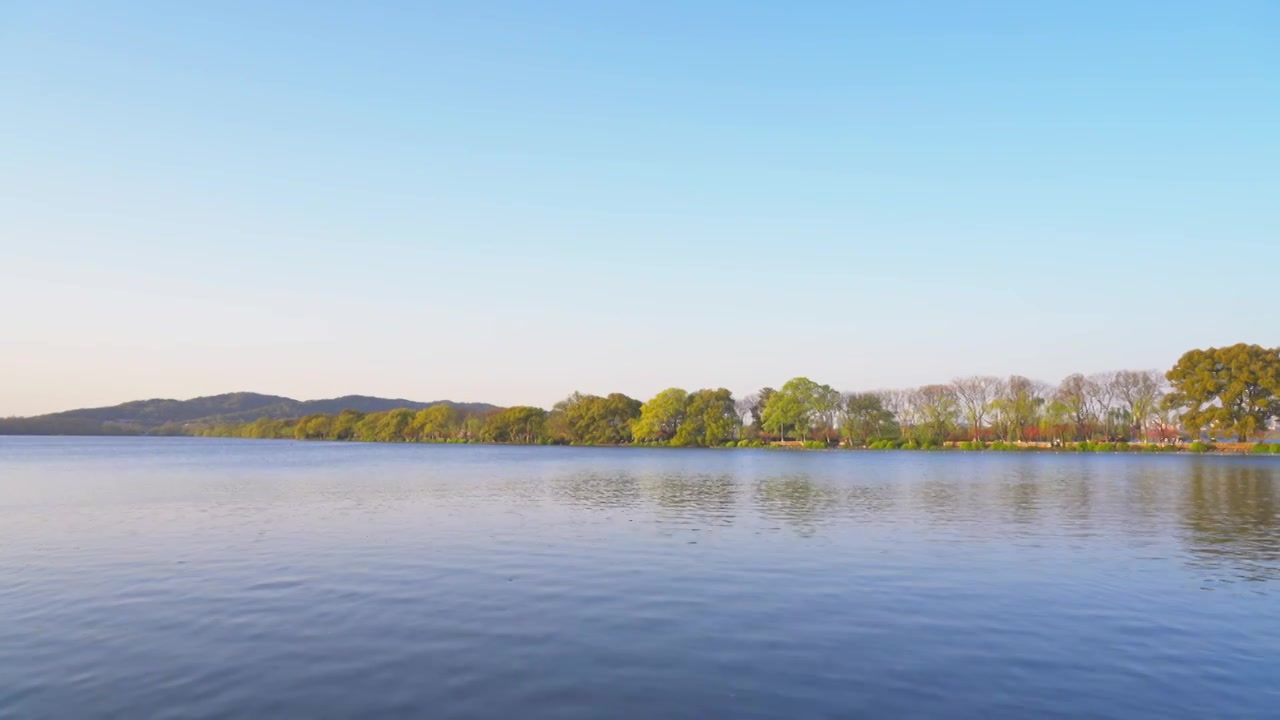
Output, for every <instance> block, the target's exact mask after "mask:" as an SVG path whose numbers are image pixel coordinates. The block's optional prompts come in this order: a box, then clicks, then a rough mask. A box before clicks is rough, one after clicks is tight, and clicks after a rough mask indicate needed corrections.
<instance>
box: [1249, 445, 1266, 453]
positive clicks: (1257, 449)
mask: <svg viewBox="0 0 1280 720" xmlns="http://www.w3.org/2000/svg"><path fill="white" fill-rule="evenodd" d="M1249 452H1251V453H1258V454H1259V455H1266V454H1268V453H1270V452H1271V448H1270V447H1269V446H1268V445H1267V444H1266V443H1257V444H1256V445H1254V446H1253V447H1251V448H1249Z"/></svg>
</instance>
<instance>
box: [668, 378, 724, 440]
mask: <svg viewBox="0 0 1280 720" xmlns="http://www.w3.org/2000/svg"><path fill="white" fill-rule="evenodd" d="M740 424H741V419H740V418H739V417H738V411H737V407H736V406H735V404H734V402H733V394H732V393H730V392H729V391H728V390H726V389H724V388H718V389H716V390H710V389H703V390H699V391H697V392H695V393H692V394H690V395H688V396H687V402H686V405H685V409H684V421H683V422H682V423H681V424H680V427H679V429H678V430H677V431H676V434H675V436H674V437H673V438H672V440H671V443H672V444H673V445H702V446H705V447H715V446H717V445H721V444H723V443H724V442H725V441H726V440H731V439H733V436H734V435H735V434H736V433H737V430H738V426H739V425H740Z"/></svg>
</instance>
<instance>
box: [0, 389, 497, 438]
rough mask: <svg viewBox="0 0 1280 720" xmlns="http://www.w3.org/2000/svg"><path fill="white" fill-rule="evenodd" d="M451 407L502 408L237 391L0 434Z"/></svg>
mask: <svg viewBox="0 0 1280 720" xmlns="http://www.w3.org/2000/svg"><path fill="white" fill-rule="evenodd" d="M432 405H449V406H451V407H453V408H454V409H456V410H458V412H461V413H464V414H470V413H487V412H490V411H492V410H498V409H500V408H498V407H497V406H496V405H489V404H487V403H460V402H454V401H452V400H439V401H435V402H417V401H414V400H404V399H399V398H379V397H369V396H367V395H346V396H344V397H339V398H333V399H331V400H305V401H304V400H294V399H293V398H287V397H281V396H279V395H262V394H260V393H251V392H237V393H225V394H222V395H210V396H208V397H198V398H192V399H191V400H165V399H156V400H134V401H133V402H127V403H122V404H120V405H112V406H110V407H99V408H84V409H81V410H67V411H66V412H60V413H51V414H49V415H38V416H35V417H28V418H0V435H141V434H146V433H153V432H169V433H175V434H176V433H179V432H180V431H181V428H182V427H183V426H185V425H187V424H192V423H196V424H213V423H238V422H252V421H254V420H257V419H258V418H261V417H269V418H297V417H302V416H303V415H310V414H312V413H325V414H335V413H339V412H342V411H343V410H358V411H360V412H365V413H370V412H381V411H385V410H395V409H397V408H409V409H410V410H421V409H422V408H425V407H430V406H432Z"/></svg>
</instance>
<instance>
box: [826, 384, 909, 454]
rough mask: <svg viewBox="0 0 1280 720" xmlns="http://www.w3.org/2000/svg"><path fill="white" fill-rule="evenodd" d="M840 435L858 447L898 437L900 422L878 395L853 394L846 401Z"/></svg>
mask: <svg viewBox="0 0 1280 720" xmlns="http://www.w3.org/2000/svg"><path fill="white" fill-rule="evenodd" d="M843 414H844V422H843V423H842V424H841V426H840V435H841V436H843V437H844V439H845V440H846V441H847V442H848V443H849V444H850V445H854V446H857V447H864V446H866V445H870V444H871V443H873V442H875V441H876V440H889V439H893V438H896V437H897V436H898V420H897V418H895V417H894V416H893V412H891V411H890V410H889V409H888V408H886V407H885V406H884V399H883V398H882V397H881V396H880V395H878V394H876V393H851V394H850V395H849V396H847V397H846V398H845V399H844V413H843Z"/></svg>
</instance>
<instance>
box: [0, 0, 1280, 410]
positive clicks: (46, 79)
mask: <svg viewBox="0 0 1280 720" xmlns="http://www.w3.org/2000/svg"><path fill="white" fill-rule="evenodd" d="M1277 27H1280V5H1278V4H1276V3H1269V2H1260V1H1259V2H1227V3H1216V4H1212V5H1210V4H1203V3H1177V2H1173V3H1170V2H1133V3H1124V4H1123V5H1120V6H1116V5H1115V4H1113V3H1102V2H1078V3H1035V4H1010V5H1008V6H1004V7H1001V6H997V5H990V4H972V5H970V4H963V3H956V4H947V5H936V4H913V3H905V4H897V5H892V6H880V7H871V6H861V5H848V4H843V3H830V4H826V3H818V4H814V5H811V6H806V7H803V8H800V7H796V6H794V5H793V4H782V3H767V4H758V5H752V6H750V7H747V6H742V5H740V4H737V3H730V2H724V1H723V0H720V1H716V2H706V3H699V4H697V5H696V6H691V5H689V4H684V3H665V2H656V3H647V4H645V5H644V6H642V7H640V6H637V7H626V8H621V7H605V6H602V5H599V4H596V3H588V2H553V3H546V4H537V5H529V4H522V3H506V2H493V3H478V4H461V5H447V4H446V5H429V4H424V3H404V4H400V3H387V4H381V5H378V6H377V7H376V8H374V7H373V6H346V7H342V6H328V5H323V4H316V3H301V2H284V3H273V4H271V5H270V7H262V6H260V5H259V4H254V3H219V4H217V5H216V6H215V5H207V6H203V5H195V4H174V5H159V4H154V3H152V4H143V3H129V2H119V3H81V2H30V1H23V0H19V1H18V2H15V3H8V4H7V5H6V7H5V9H4V10H3V11H0V95H2V96H3V97H5V98H6V99H7V101H8V102H7V103H6V108H5V112H2V113H0V157H3V158H4V162H0V217H4V223H3V232H0V257H2V258H3V261H2V262H0V303H2V304H3V306H4V307H5V308H6V313H5V320H4V324H3V326H2V327H0V416H14V415H20V416H28V415H37V414H43V413H49V412H56V411H62V410H69V409H74V408H82V407H97V406H107V405H114V404H117V403H120V402H127V401H130V400H139V399H147V398H177V399H186V398H192V397H198V396H206V395H216V394H220V393H224V392H236V391H252V392H261V393H264V394H274V395H283V396H287V397H292V398H296V399H302V400H306V399H318V398H332V397H338V396H342V395H350V394H361V395H373V396H380V397H391V398H406V399H413V400H422V401H429V400H438V399H449V400H456V401H464V402H487V403H492V404H495V405H503V406H511V405H523V404H528V405H537V406H541V407H549V406H551V405H552V404H553V403H554V402H556V401H557V400H559V399H561V398H563V397H564V396H565V395H567V394H568V393H570V392H572V391H574V390H580V391H582V392H588V393H596V394H605V393H608V392H614V391H617V392H624V393H627V394H628V395H631V396H633V397H636V398H640V399H647V398H648V397H651V396H652V395H653V394H655V393H656V392H658V391H659V390H661V389H663V388H666V387H670V386H679V387H684V388H688V389H696V388H701V387H721V386H723V387H727V388H729V389H731V390H733V391H734V392H735V393H738V394H741V393H745V392H749V391H751V390H754V389H757V388H759V387H762V386H774V387H777V386H778V385H779V384H781V383H783V382H785V381H786V380H787V379H788V378H791V377H794V376H798V375H804V376H808V377H810V378H812V379H814V380H816V381H818V382H822V383H827V384H830V385H832V386H833V387H838V388H840V389H843V390H872V389H878V388H893V387H908V386H916V385H921V384H926V383H933V382H946V381H949V380H950V379H952V378H954V377H957V376H966V375H974V374H990V375H998V376H1007V375H1010V374H1014V373H1016V374H1021V375H1026V376H1028V377H1033V378H1036V379H1040V380H1044V381H1046V382H1057V381H1058V380H1060V379H1062V378H1063V377H1064V376H1066V375H1068V374H1070V373H1073V372H1082V373H1086V374H1089V373H1093V372H1101V371H1109V370H1118V369H1126V368H1131V369H1147V368H1151V369H1158V370H1161V371H1164V370H1166V369H1168V368H1169V367H1171V366H1172V365H1173V363H1174V362H1175V361H1176V360H1177V359H1178V357H1179V356H1180V355H1181V354H1182V353H1183V352H1185V351H1186V350H1189V349H1191V348H1196V347H1208V346H1222V345H1229V344H1233V343H1237V342H1247V343H1259V344H1263V345H1268V346H1271V345H1275V344H1280V333H1278V332H1277V331H1276V330H1275V329H1274V322H1273V321H1271V320H1270V318H1267V317H1266V309H1267V308H1268V307H1269V306H1274V297H1273V296H1274V288H1275V286H1276V283H1275V272H1276V268H1277V267H1280V203H1277V202H1276V198H1278V197H1280V170H1278V168H1280V133H1277V132H1276V128H1277V127H1280V40H1278V39H1277V37H1280V35H1277V33H1276V32H1275V29H1276V28H1277Z"/></svg>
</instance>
